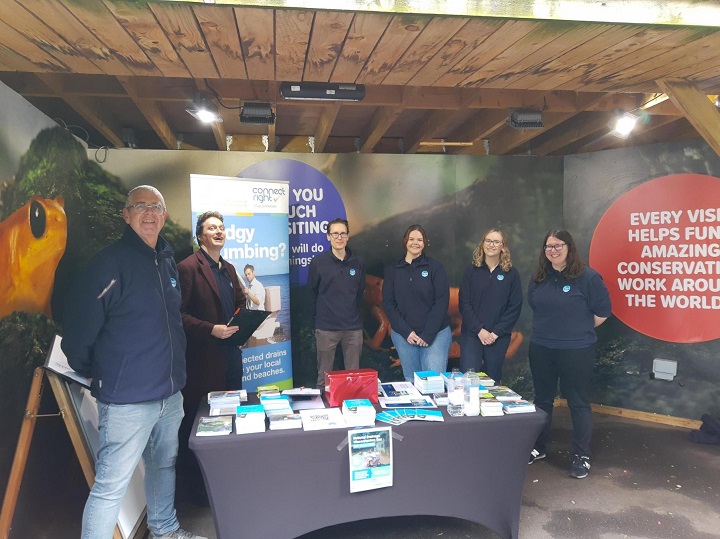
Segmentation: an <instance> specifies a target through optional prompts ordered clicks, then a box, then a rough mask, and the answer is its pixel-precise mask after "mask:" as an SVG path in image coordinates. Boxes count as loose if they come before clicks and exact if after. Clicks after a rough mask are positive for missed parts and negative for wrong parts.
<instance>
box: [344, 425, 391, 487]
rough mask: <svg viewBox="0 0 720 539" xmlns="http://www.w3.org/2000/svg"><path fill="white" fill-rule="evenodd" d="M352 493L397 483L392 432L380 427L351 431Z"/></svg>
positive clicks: (349, 444) (349, 442)
mask: <svg viewBox="0 0 720 539" xmlns="http://www.w3.org/2000/svg"><path fill="white" fill-rule="evenodd" d="M348 452H349V456H350V492H363V491H366V490H372V489H376V488H383V487H391V486H392V484H393V452H392V429H391V428H390V427H378V428H372V429H358V430H351V431H349V432H348Z"/></svg>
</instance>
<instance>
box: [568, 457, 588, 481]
mask: <svg viewBox="0 0 720 539" xmlns="http://www.w3.org/2000/svg"><path fill="white" fill-rule="evenodd" d="M589 470H590V457H581V456H580V455H575V456H574V457H573V461H572V465H571V466H570V471H569V472H568V475H569V476H570V477H574V478H575V479H582V478H583V477H587V474H588V471H589Z"/></svg>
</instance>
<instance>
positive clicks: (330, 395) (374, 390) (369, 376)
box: [325, 369, 378, 406]
mask: <svg viewBox="0 0 720 539" xmlns="http://www.w3.org/2000/svg"><path fill="white" fill-rule="evenodd" d="M348 399H368V400H369V401H370V402H377V401H378V374H377V371H376V370H375V369H357V370H349V371H329V372H326V373H325V400H327V403H328V404H329V405H330V406H342V403H343V401H344V400H348Z"/></svg>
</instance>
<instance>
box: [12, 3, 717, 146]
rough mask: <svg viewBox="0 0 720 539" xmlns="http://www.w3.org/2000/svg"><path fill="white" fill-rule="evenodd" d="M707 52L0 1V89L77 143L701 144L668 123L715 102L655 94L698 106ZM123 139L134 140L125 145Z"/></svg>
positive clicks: (554, 30)
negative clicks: (316, 91)
mask: <svg viewBox="0 0 720 539" xmlns="http://www.w3.org/2000/svg"><path fill="white" fill-rule="evenodd" d="M718 50H720V29H718V28H713V27H698V26H682V27H680V26H670V25H666V26H660V25H655V26H648V25H632V24H611V23H597V22H595V23H590V22H566V21H542V20H528V19H525V20H523V19H509V18H503V19H501V18H484V17H459V16H454V17H449V16H437V15H412V14H397V13H396V14H393V13H372V12H348V11H327V10H325V11H323V10H302V9H280V8H262V7H243V6H231V5H206V4H201V3H188V2H185V3H168V2H153V1H148V2H141V1H132V2H131V1H122V2H121V1H115V0H96V1H90V0H84V1H78V0H17V1H16V0H2V1H1V2H0V80H2V81H3V82H4V83H5V84H7V85H8V86H10V87H11V88H13V89H14V90H15V91H17V92H18V93H20V94H22V95H23V96H25V98H26V99H27V100H28V101H30V102H31V103H32V104H33V105H35V106H36V107H37V108H39V109H40V110H42V111H44V112H45V113H46V114H48V115H49V116H51V117H53V118H56V119H57V120H58V121H59V122H60V123H62V124H65V125H68V126H70V128H71V129H73V131H74V132H75V133H76V134H79V135H80V136H82V137H85V138H87V140H88V142H89V144H90V145H91V146H103V145H107V146H111V147H112V146H123V145H127V144H135V145H136V146H137V147H140V148H169V149H175V148H180V147H182V148H201V149H221V150H225V149H230V150H239V151H264V150H266V149H267V150H268V151H279V152H309V151H313V150H314V151H315V152H318V153H320V152H354V151H360V152H375V153H423V152H446V153H466V154H486V153H489V154H492V155H509V154H528V155H565V154H570V153H579V152H586V151H596V150H600V149H607V148H617V147H622V146H632V145H637V144H648V143H653V142H665V141H672V140H680V139H687V138H696V137H699V136H706V138H707V136H708V135H707V131H708V130H707V129H705V128H703V127H702V125H703V122H702V121H700V122H698V121H688V119H686V116H684V114H685V115H691V114H692V111H693V110H702V111H704V112H703V114H705V113H709V114H710V115H711V117H712V115H713V114H718V119H720V114H719V113H718V112H717V109H715V108H713V107H706V106H702V105H700V106H697V104H696V105H687V104H682V103H681V101H678V99H676V98H673V99H667V98H666V96H665V95H664V94H662V92H665V91H669V90H667V88H677V87H678V84H680V85H681V86H682V87H683V88H685V87H688V88H689V90H688V91H686V92H680V94H679V96H676V97H679V99H680V100H682V96H685V95H689V96H695V97H694V99H697V96H698V95H700V96H703V95H709V96H711V97H710V99H711V100H712V99H714V96H715V95H716V94H718V93H720V54H717V51H718ZM282 81H316V82H342V83H357V84H364V85H366V97H365V99H364V100H363V101H361V102H337V101H323V102H318V101H288V100H284V99H283V98H282V97H281V96H280V94H279V89H278V88H279V84H280V82H282ZM666 81H669V85H668V84H666ZM661 87H662V89H661ZM197 91H203V92H206V93H207V94H208V95H210V96H212V98H213V100H214V101H215V103H216V104H218V105H219V109H220V113H221V115H222V118H223V122H222V123H217V124H214V125H211V126H208V125H203V124H200V123H199V122H198V121H197V120H195V119H194V118H192V117H191V116H190V115H189V114H187V112H185V107H186V106H187V105H188V104H189V102H190V101H191V100H192V98H193V96H194V95H195V93H196V92H197ZM658 94H662V95H659V99H654V100H653V98H656V97H658ZM253 100H260V101H266V102H269V103H270V104H271V105H272V106H273V107H274V109H275V111H276V114H277V121H276V123H275V124H274V125H270V126H258V125H250V124H241V123H240V122H239V118H238V113H239V108H240V107H241V105H242V104H243V103H244V102H245V101H253ZM705 105H707V104H705ZM517 107H531V108H535V109H538V110H541V111H542V118H543V122H544V124H545V127H544V129H540V130H524V131H523V130H516V129H512V128H510V127H509V126H508V125H506V119H507V116H508V111H509V110H510V109H513V108H517ZM708 109H710V110H709V112H708ZM618 110H625V111H631V110H632V111H636V112H638V113H641V114H642V120H641V122H640V125H639V127H638V128H637V129H636V132H635V133H634V134H633V135H632V136H631V137H630V138H628V139H627V140H622V139H619V138H616V137H614V136H611V135H609V134H608V133H609V128H608V124H609V122H610V121H611V120H612V118H613V116H614V114H615V113H616V112H617V111H618ZM690 119H691V120H692V118H690ZM717 125H720V121H718V122H717ZM698 126H701V127H698ZM126 128H132V132H133V134H134V143H133V142H128V141H127V140H125V141H124V139H123V132H124V129H125V133H126V134H127V133H128V132H129V131H128V130H127V129H126ZM696 129H698V130H696ZM711 130H712V129H711ZM716 131H717V130H716ZM263 135H265V136H266V137H265V139H264V142H263ZM710 136H712V134H711V135H710ZM311 137H312V138H311ZM125 138H126V139H127V136H126V137H125ZM455 144H457V145H455ZM461 144H462V145H461Z"/></svg>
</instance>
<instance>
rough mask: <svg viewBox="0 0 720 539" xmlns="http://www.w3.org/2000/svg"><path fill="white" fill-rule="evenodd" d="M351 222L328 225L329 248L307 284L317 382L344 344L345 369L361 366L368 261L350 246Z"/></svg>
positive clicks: (321, 380) (312, 266)
mask: <svg viewBox="0 0 720 539" xmlns="http://www.w3.org/2000/svg"><path fill="white" fill-rule="evenodd" d="M349 236H350V226H349V225H348V222H347V221H346V220H345V219H339V218H338V219H333V220H332V221H330V222H329V223H328V226H327V238H328V241H329V242H330V247H331V249H330V251H326V252H324V253H321V254H319V255H317V256H315V257H314V258H313V259H312V261H311V262H310V269H309V272H308V281H307V283H308V287H309V289H310V291H311V292H312V295H313V299H312V305H313V308H314V320H315V347H316V348H317V361H318V378H317V386H318V387H319V388H323V387H324V386H325V371H331V370H332V369H333V363H334V361H335V350H336V349H337V346H338V344H339V345H341V347H342V352H343V359H344V361H345V368H346V369H357V368H359V366H360V352H361V351H362V344H363V332H362V315H361V314H360V306H361V302H362V296H363V291H364V290H365V261H364V260H363V259H362V258H360V257H357V256H355V255H354V254H353V253H352V251H351V250H350V248H349V247H348V246H347V244H348V238H349Z"/></svg>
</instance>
